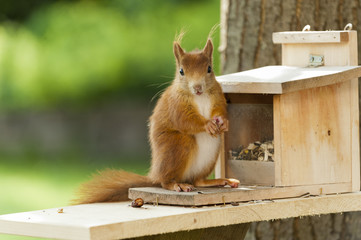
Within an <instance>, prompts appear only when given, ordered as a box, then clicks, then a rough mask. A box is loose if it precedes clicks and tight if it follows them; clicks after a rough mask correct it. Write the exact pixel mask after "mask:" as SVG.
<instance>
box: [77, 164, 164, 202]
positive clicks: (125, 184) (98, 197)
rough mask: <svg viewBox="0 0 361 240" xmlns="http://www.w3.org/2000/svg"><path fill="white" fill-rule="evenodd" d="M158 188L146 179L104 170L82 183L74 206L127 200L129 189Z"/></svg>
mask: <svg viewBox="0 0 361 240" xmlns="http://www.w3.org/2000/svg"><path fill="white" fill-rule="evenodd" d="M151 186H159V184H152V183H151V181H150V180H149V178H148V177H146V176H141V175H138V174H135V173H129V172H126V171H123V170H111V169H108V170H105V171H102V172H99V174H98V175H94V176H93V179H92V180H90V181H89V182H86V183H84V184H83V185H81V187H80V188H79V190H78V194H77V195H78V199H75V200H73V202H74V203H76V204H85V203H94V202H117V201H126V200H128V199H129V198H128V189H129V188H131V187H151Z"/></svg>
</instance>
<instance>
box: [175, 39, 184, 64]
mask: <svg viewBox="0 0 361 240" xmlns="http://www.w3.org/2000/svg"><path fill="white" fill-rule="evenodd" d="M173 52H174V56H175V58H176V60H177V63H178V64H179V63H180V61H181V58H182V57H183V55H184V50H183V49H182V47H181V46H180V45H179V43H178V42H174V43H173Z"/></svg>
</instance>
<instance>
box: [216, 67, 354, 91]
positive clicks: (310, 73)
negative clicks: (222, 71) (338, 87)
mask: <svg viewBox="0 0 361 240" xmlns="http://www.w3.org/2000/svg"><path fill="white" fill-rule="evenodd" d="M360 76H361V67H360V66H327V67H326V66H323V67H316V68H312V67H290V66H267V67H261V68H256V69H252V70H248V71H243V72H238V73H232V74H227V75H223V76H219V77H217V81H218V82H219V83H220V84H221V86H222V89H223V92H225V93H258V94H259V93H261V94H262V93H264V94H282V93H287V92H294V91H300V90H303V89H308V88H315V87H322V86H327V85H331V84H336V83H340V82H344V81H347V80H350V79H353V78H358V77H360Z"/></svg>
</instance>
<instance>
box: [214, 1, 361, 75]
mask: <svg viewBox="0 0 361 240" xmlns="http://www.w3.org/2000/svg"><path fill="white" fill-rule="evenodd" d="M347 23H352V24H353V29H358V28H360V26H361V1H359V0H332V1H328V0H222V1H221V46H220V49H219V50H220V51H221V64H222V65H221V70H222V73H223V74H226V73H231V72H238V71H243V70H248V69H252V68H257V67H262V66H266V65H275V64H281V47H280V46H279V45H275V44H273V43H272V33H273V32H280V31H301V30H302V28H303V27H304V26H305V25H307V24H309V25H311V30H330V29H332V30H341V29H343V28H344V27H345V25H346V24H347ZM359 25H360V26H359ZM358 38H359V39H361V31H359V32H358ZM360 43H361V41H359V49H361V45H360ZM360 59H361V54H359V62H361V61H360Z"/></svg>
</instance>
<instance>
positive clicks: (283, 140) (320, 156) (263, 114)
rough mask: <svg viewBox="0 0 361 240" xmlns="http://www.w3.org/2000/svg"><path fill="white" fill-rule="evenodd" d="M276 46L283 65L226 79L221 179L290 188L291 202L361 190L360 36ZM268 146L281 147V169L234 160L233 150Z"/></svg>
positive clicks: (284, 38) (277, 153)
mask: <svg viewBox="0 0 361 240" xmlns="http://www.w3.org/2000/svg"><path fill="white" fill-rule="evenodd" d="M273 41H274V43H280V44H282V65H283V66H268V67H263V68H258V69H254V70H250V71H244V72H240V73H234V74H229V75H224V76H221V77H219V78H218V81H219V82H220V83H221V85H222V88H223V91H224V93H225V96H226V99H227V101H228V113H229V121H230V128H229V132H228V133H226V134H225V135H224V146H223V153H222V156H221V162H220V165H219V166H218V168H217V172H216V177H233V178H237V179H239V180H240V181H241V183H242V184H248V185H263V186H274V188H278V187H287V188H288V189H289V190H290V195H292V191H293V190H294V189H297V190H300V189H302V191H303V192H305V193H306V192H308V193H312V194H328V193H342V192H353V191H359V190H360V150H359V107H358V101H359V99H358V79H357V78H358V77H359V76H360V75H361V74H360V73H361V71H360V67H358V66H357V36H356V31H321V32H281V33H274V34H273ZM264 140H273V141H274V162H263V161H245V160H231V159H230V158H229V151H230V150H231V149H236V148H237V147H239V146H245V147H247V146H248V144H249V143H252V142H255V141H264ZM297 192H298V191H297ZM298 193H299V192H298ZM272 194H273V192H272V191H270V198H273V197H277V196H273V195H272Z"/></svg>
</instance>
